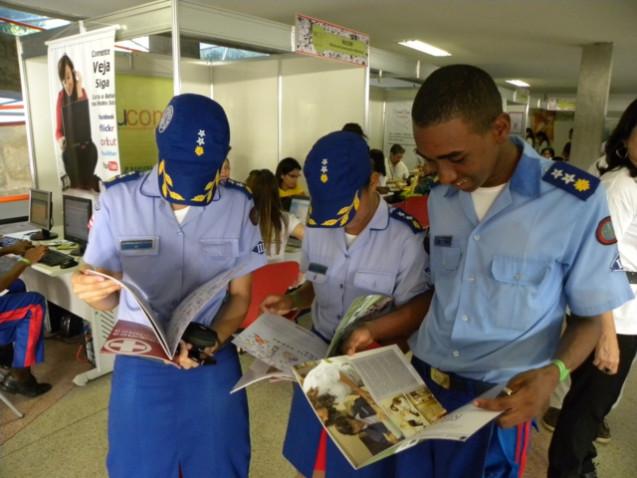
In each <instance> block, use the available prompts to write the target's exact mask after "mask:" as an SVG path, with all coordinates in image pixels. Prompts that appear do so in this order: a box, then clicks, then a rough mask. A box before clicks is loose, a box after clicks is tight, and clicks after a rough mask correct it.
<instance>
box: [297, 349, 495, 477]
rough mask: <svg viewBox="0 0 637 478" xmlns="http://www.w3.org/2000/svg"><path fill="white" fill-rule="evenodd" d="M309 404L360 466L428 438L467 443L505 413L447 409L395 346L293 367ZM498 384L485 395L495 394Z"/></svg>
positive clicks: (338, 445)
mask: <svg viewBox="0 0 637 478" xmlns="http://www.w3.org/2000/svg"><path fill="white" fill-rule="evenodd" d="M293 372H294V375H295V377H296V379H297V381H298V382H299V384H300V385H301V388H302V390H303V393H304V394H305V396H306V398H307V400H308V402H309V403H310V406H311V407H312V409H313V410H314V412H315V413H316V416H317V417H318V419H319V421H320V422H321V423H322V424H323V427H324V428H325V430H326V431H327V433H328V434H329V435H330V437H331V438H332V440H333V441H334V443H335V444H336V446H337V447H338V448H339V449H340V450H341V452H342V453H343V455H344V456H345V458H347V460H348V461H349V463H350V464H351V465H352V466H353V467H354V468H355V469H359V468H361V467H363V466H366V465H369V464H371V463H374V462H376V461H378V460H381V459H383V458H385V457H387V456H390V455H392V454H394V453H399V452H401V451H403V450H406V449H407V448H411V447H412V446H414V445H416V444H418V443H419V442H420V441H422V440H426V439H432V438H436V439H448V440H461V441H465V440H466V439H468V438H469V437H470V436H471V435H472V434H473V433H475V432H476V431H478V430H479V429H480V428H482V427H483V426H484V425H486V424H487V423H489V422H490V421H491V420H493V419H494V418H496V417H497V416H498V415H499V414H500V412H491V411H487V410H483V409H480V408H477V407H476V406H475V405H473V403H469V404H467V405H465V406H463V407H460V408H459V409H457V410H455V411H454V412H452V413H449V414H448V413H447V410H445V409H444V408H443V407H442V405H441V404H440V402H438V400H436V398H435V397H434V395H433V394H432V393H431V391H430V390H429V389H428V388H427V386H426V384H425V383H424V382H423V381H422V379H421V378H420V376H419V375H418V372H416V370H415V369H414V368H413V367H412V366H411V364H410V363H409V362H408V361H407V358H406V357H405V355H404V354H403V353H402V352H401V351H400V349H399V348H398V347H397V346H396V345H390V346H387V347H381V348H378V349H374V350H368V351H365V352H359V353H357V354H355V355H352V356H339V357H331V358H327V359H323V360H314V361H310V362H306V363H304V364H299V365H296V366H294V367H293ZM500 388H501V387H495V388H494V389H492V390H491V391H489V392H487V393H486V394H485V395H484V397H494V396H496V395H497V393H498V392H499V389H500Z"/></svg>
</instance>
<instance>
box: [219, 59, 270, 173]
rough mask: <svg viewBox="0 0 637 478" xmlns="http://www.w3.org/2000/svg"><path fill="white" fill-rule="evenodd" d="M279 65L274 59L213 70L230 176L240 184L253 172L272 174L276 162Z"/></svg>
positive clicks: (233, 64)
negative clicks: (226, 133) (223, 118)
mask: <svg viewBox="0 0 637 478" xmlns="http://www.w3.org/2000/svg"><path fill="white" fill-rule="evenodd" d="M278 63H279V62H278V60H277V59H271V60H264V61H247V62H237V63H228V64H225V65H218V66H215V67H214V69H213V74H212V77H213V88H212V91H213V97H214V99H215V100H216V101H218V102H219V103H220V104H221V105H222V106H223V107H224V109H225V110H226V113H227V115H228V120H229V122H230V144H231V145H232V151H231V152H230V154H229V158H230V167H231V173H230V175H231V177H232V178H234V179H237V180H239V181H244V180H245V179H246V178H247V176H248V173H249V172H250V170H252V169H262V168H268V169H271V170H272V171H274V170H275V169H276V165H277V162H278V160H279V158H278V157H277V151H278V144H277V143H278V122H277V118H278V116H277V108H278V99H277V98H278V96H277V74H278V68H279V65H278Z"/></svg>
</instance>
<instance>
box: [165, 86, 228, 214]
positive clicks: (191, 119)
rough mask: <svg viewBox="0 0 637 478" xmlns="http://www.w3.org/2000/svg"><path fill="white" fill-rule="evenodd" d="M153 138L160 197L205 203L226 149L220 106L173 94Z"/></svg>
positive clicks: (213, 188)
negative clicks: (155, 144) (155, 149)
mask: <svg viewBox="0 0 637 478" xmlns="http://www.w3.org/2000/svg"><path fill="white" fill-rule="evenodd" d="M155 138H156V141H157V148H158V149H159V166H158V168H157V172H158V181H159V190H160V192H161V195H162V196H163V197H164V199H166V200H168V201H170V202H173V203H176V204H187V205H191V206H205V205H206V204H209V203H210V201H212V198H213V197H214V194H215V191H216V188H217V186H218V184H219V176H220V170H221V166H222V165H223V161H224V160H225V159H226V156H227V154H228V151H229V149H230V126H229V124H228V118H227V117H226V113H225V112H224V111H223V108H222V107H221V105H220V104H219V103H217V102H215V101H213V100H211V99H210V98H207V97H205V96H202V95H195V94H183V95H178V96H175V97H173V99H172V100H170V103H168V106H167V107H166V109H165V110H164V113H163V114H162V117H161V120H160V122H159V125H158V126H157V129H156V131H155Z"/></svg>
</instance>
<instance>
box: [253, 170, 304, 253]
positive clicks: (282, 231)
mask: <svg viewBox="0 0 637 478" xmlns="http://www.w3.org/2000/svg"><path fill="white" fill-rule="evenodd" d="M246 185H247V186H248V187H249V188H250V190H251V191H252V196H253V198H254V206H255V208H256V212H257V214H258V220H259V228H260V229H261V237H263V242H264V244H265V253H266V255H267V256H268V259H269V260H280V259H283V255H284V253H285V246H286V244H287V242H288V237H289V236H294V237H296V238H297V239H300V240H302V239H303V232H304V225H303V224H302V223H301V219H302V218H297V217H296V216H294V215H293V214H288V213H287V212H285V211H283V210H282V209H281V200H280V199H279V193H278V191H277V189H278V185H277V181H276V178H275V177H274V174H272V171H270V170H269V169H259V170H255V171H251V172H250V176H248V179H247V180H246Z"/></svg>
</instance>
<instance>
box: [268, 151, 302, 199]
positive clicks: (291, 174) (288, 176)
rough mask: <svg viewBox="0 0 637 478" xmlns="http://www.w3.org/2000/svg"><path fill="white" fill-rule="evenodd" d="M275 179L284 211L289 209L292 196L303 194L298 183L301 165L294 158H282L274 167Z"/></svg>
mask: <svg viewBox="0 0 637 478" xmlns="http://www.w3.org/2000/svg"><path fill="white" fill-rule="evenodd" d="M275 175H276V180H277V181H278V183H279V197H280V198H281V204H282V205H283V209H285V210H286V211H287V210H288V209H290V200H291V198H292V196H305V195H306V194H305V191H304V190H303V188H302V187H301V186H300V185H299V178H300V177H301V165H300V164H299V162H298V161H297V160H296V159H294V158H284V159H282V160H281V161H280V162H279V164H278V165H277V167H276V173H275Z"/></svg>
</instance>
